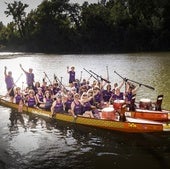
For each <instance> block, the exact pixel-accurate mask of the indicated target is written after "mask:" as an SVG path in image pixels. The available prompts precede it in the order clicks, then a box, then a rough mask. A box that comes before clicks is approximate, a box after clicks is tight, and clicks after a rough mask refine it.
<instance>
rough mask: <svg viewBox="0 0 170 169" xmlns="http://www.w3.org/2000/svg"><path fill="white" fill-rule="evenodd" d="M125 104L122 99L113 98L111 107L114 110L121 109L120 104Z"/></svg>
mask: <svg viewBox="0 0 170 169" xmlns="http://www.w3.org/2000/svg"><path fill="white" fill-rule="evenodd" d="M123 104H125V101H124V100H115V101H114V103H113V107H114V109H115V110H118V109H121V108H122V105H123Z"/></svg>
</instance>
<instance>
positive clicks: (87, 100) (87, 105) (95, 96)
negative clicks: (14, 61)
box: [4, 65, 140, 118]
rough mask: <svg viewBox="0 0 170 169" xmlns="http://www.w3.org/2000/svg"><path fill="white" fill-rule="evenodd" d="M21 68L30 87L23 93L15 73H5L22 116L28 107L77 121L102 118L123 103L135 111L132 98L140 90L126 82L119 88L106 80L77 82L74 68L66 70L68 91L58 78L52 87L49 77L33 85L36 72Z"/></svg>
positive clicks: (11, 94) (8, 86)
mask: <svg viewBox="0 0 170 169" xmlns="http://www.w3.org/2000/svg"><path fill="white" fill-rule="evenodd" d="M20 68H21V69H22V71H23V72H24V73H25V75H26V80H27V87H26V88H25V89H24V90H23V89H22V90H21V88H20V87H16V86H15V84H14V81H13V78H12V72H11V71H9V72H8V73H7V67H5V70H4V75H5V82H6V86H7V90H8V95H9V96H10V99H11V102H14V103H16V104H19V106H18V107H19V108H18V111H19V112H22V107H23V105H24V104H25V105H27V106H29V107H35V108H38V109H44V110H47V111H51V113H52V116H55V115H56V114H57V113H68V114H70V115H72V116H74V117H77V116H85V117H91V118H100V111H101V110H102V109H103V108H105V107H109V105H113V103H114V101H115V100H123V101H124V103H125V105H126V107H129V108H130V109H133V106H134V105H132V101H133V97H134V95H135V94H136V90H137V89H138V87H139V86H140V85H139V86H134V85H133V84H132V83H129V82H127V80H126V79H123V81H122V83H121V84H120V85H118V84H117V83H115V84H114V85H113V86H112V85H111V84H110V83H108V81H106V80H105V81H103V79H101V80H100V81H99V80H94V81H93V82H92V83H90V81H89V79H88V80H87V79H83V80H82V81H80V80H78V79H76V78H75V68H74V67H71V69H70V70H69V67H67V72H68V74H69V86H67V87H65V86H64V85H63V84H62V83H61V81H59V79H57V78H56V76H55V78H54V81H53V83H50V84H47V81H46V78H48V76H47V74H46V73H45V78H44V79H43V81H42V82H41V83H40V82H34V74H33V69H31V68H30V69H29V70H28V71H26V70H25V69H24V68H23V67H22V65H20ZM125 84H126V85H125ZM123 85H125V92H121V88H122V86H123Z"/></svg>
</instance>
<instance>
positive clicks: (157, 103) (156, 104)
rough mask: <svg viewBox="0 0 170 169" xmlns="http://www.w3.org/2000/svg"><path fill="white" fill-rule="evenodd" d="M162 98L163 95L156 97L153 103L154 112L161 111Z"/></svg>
mask: <svg viewBox="0 0 170 169" xmlns="http://www.w3.org/2000/svg"><path fill="white" fill-rule="evenodd" d="M163 97H164V95H162V94H161V95H158V97H157V101H156V103H154V104H155V110H156V111H161V110H162V108H161V106H162V100H163Z"/></svg>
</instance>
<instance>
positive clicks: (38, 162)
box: [1, 109, 170, 169]
mask: <svg viewBox="0 0 170 169" xmlns="http://www.w3.org/2000/svg"><path fill="white" fill-rule="evenodd" d="M8 111H10V113H9V116H8V118H6V120H5V118H4V121H6V124H8V126H11V128H12V129H13V130H14V132H11V131H12V130H11V128H9V134H8V133H6V136H7V137H5V139H6V142H8V143H9V146H7V147H6V151H7V152H8V158H9V159H10V161H11V162H12V163H8V160H4V161H3V162H4V163H5V164H6V165H7V166H8V167H7V168H8V169H14V168H19V169H28V168H32V169H46V168H50V169H56V168H59V169H60V168H62V169H63V168H70V169H71V168H76V169H78V168H87V169H95V168H101V167H102V168H103V167H105V168H106V166H107V168H108V169H110V168H118V169H124V168H127V166H128V168H129V167H130V168H135V167H136V166H138V169H142V168H147V167H148V166H149V167H150V168H154V169H161V168H162V166H163V167H164V168H169V167H170V148H169V147H170V135H169V133H154V134H128V133H121V132H112V131H106V130H102V129H95V128H91V127H87V126H81V125H77V124H71V123H66V122H62V121H56V120H53V119H49V118H46V117H45V118H44V117H41V116H37V115H33V114H28V113H22V114H18V113H17V112H16V111H14V110H11V109H8ZM9 119H10V120H9ZM9 122H10V123H9ZM12 126H17V127H16V128H17V132H15V130H16V129H15V128H14V127H12ZM1 148H2V147H1ZM5 156H6V155H5ZM141 161H142V163H141ZM139 163H140V166H139Z"/></svg>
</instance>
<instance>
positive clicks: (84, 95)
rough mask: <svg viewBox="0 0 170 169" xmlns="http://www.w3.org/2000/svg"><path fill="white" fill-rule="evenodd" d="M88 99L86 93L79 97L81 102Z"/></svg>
mask: <svg viewBox="0 0 170 169" xmlns="http://www.w3.org/2000/svg"><path fill="white" fill-rule="evenodd" d="M87 98H88V94H87V92H83V94H82V95H81V100H84V99H87Z"/></svg>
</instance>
